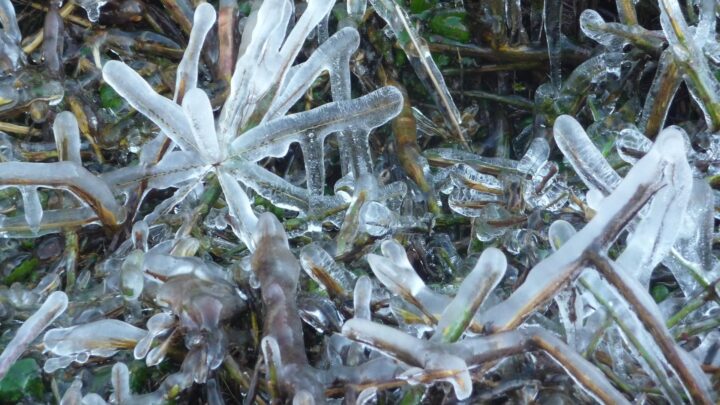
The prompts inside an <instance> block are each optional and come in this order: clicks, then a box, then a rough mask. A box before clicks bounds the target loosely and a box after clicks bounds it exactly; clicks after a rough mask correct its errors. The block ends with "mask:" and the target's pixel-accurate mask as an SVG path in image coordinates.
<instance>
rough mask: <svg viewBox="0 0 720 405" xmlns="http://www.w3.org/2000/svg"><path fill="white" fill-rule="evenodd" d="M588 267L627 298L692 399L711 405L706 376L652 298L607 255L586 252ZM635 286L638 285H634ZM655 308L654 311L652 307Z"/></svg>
mask: <svg viewBox="0 0 720 405" xmlns="http://www.w3.org/2000/svg"><path fill="white" fill-rule="evenodd" d="M585 256H586V257H587V260H588V264H589V265H592V266H594V267H595V268H596V269H597V270H598V271H599V272H600V273H601V274H602V275H603V276H604V277H605V278H606V279H607V280H608V281H609V282H610V284H612V285H613V286H614V287H615V288H617V290H618V292H619V293H620V294H621V295H622V296H623V298H625V299H626V300H627V302H628V304H630V306H631V307H632V308H633V311H634V312H635V314H636V315H637V316H638V318H639V319H640V321H641V322H642V323H643V325H645V328H647V330H648V331H649V332H650V334H651V335H652V336H653V338H654V339H655V342H656V343H657V344H658V345H659V346H660V348H661V349H662V351H663V354H664V355H665V358H666V359H667V361H668V363H670V365H671V366H672V367H673V368H674V369H675V371H676V372H677V373H678V376H679V377H680V379H681V380H682V382H683V384H685V387H686V388H687V390H688V393H689V394H690V396H691V397H692V398H693V399H695V400H696V401H698V402H699V403H702V404H712V403H713V401H712V399H711V397H710V393H709V386H710V383H709V381H708V380H707V376H705V374H704V373H703V371H702V370H701V369H700V368H699V367H698V366H697V365H696V364H694V363H692V362H691V361H690V359H689V357H688V355H687V354H686V353H682V352H681V351H682V349H681V348H679V347H678V346H677V344H675V340H674V339H673V337H672V335H670V332H669V331H668V330H667V328H666V327H665V324H664V322H663V320H662V318H661V317H660V316H659V312H658V309H657V307H656V306H655V304H654V301H653V300H652V297H650V295H649V294H648V293H647V292H646V291H645V290H644V289H643V288H641V287H640V286H639V285H637V282H634V281H633V280H630V279H629V278H628V277H626V276H624V274H625V273H623V272H625V270H624V269H618V268H617V266H616V264H615V263H613V262H612V261H611V260H610V259H608V258H607V256H605V255H602V254H599V253H597V252H594V251H588V252H586V254H585ZM633 284H635V285H633ZM651 305H652V306H655V308H652V307H651Z"/></svg>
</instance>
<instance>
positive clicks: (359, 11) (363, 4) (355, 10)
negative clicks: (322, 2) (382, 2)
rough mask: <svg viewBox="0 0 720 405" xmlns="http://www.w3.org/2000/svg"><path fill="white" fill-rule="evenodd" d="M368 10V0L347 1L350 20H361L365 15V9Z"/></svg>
mask: <svg viewBox="0 0 720 405" xmlns="http://www.w3.org/2000/svg"><path fill="white" fill-rule="evenodd" d="M366 8H367V0H348V1H347V13H348V15H349V16H350V18H354V19H355V20H360V19H361V18H362V16H363V15H365V9H366Z"/></svg>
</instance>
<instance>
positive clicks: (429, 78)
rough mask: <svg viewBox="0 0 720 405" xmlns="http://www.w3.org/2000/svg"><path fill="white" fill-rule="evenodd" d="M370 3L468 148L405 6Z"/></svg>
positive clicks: (458, 118) (448, 97)
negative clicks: (404, 8) (388, 27)
mask: <svg viewBox="0 0 720 405" xmlns="http://www.w3.org/2000/svg"><path fill="white" fill-rule="evenodd" d="M370 3H371V4H372V6H373V8H374V9H375V12H376V13H377V14H378V15H379V16H380V17H382V19H383V20H385V22H387V24H388V25H389V26H390V28H391V29H392V31H393V33H394V34H395V38H396V39H397V40H398V44H399V45H400V47H401V48H402V49H403V51H405V54H406V55H407V57H408V59H409V60H410V63H411V65H412V66H413V69H414V70H415V73H416V74H417V76H418V77H419V78H420V80H421V81H422V82H423V84H424V85H425V87H427V88H428V92H429V93H430V94H432V95H433V98H435V103H436V104H437V105H438V107H440V110H441V111H442V112H443V118H445V120H446V122H447V123H448V124H449V126H450V127H451V128H452V131H453V134H454V136H455V137H456V138H457V139H458V141H460V142H461V143H462V144H463V146H464V147H465V148H466V149H468V150H469V149H470V147H469V146H468V143H467V140H466V139H465V137H466V135H465V130H464V129H463V128H462V127H461V126H460V123H461V122H462V117H461V115H460V110H458V108H457V106H456V105H455V102H454V101H453V99H452V96H451V95H450V90H449V89H448V88H447V85H446V84H445V79H444V78H443V75H442V73H440V69H438V67H437V65H436V64H435V61H434V60H433V58H432V55H431V54H430V50H429V49H428V47H427V44H426V43H425V41H424V40H423V39H422V37H421V36H419V35H418V33H417V32H416V31H415V28H414V27H413V25H412V23H411V22H410V18H409V17H408V15H407V13H406V12H405V10H403V8H402V7H400V5H399V4H397V3H396V2H394V1H392V0H370Z"/></svg>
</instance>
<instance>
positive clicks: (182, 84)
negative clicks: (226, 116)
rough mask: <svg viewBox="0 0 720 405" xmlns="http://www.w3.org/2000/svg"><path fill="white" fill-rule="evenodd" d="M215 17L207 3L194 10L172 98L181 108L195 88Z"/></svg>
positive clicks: (212, 9)
mask: <svg viewBox="0 0 720 405" xmlns="http://www.w3.org/2000/svg"><path fill="white" fill-rule="evenodd" d="M215 17H216V15H215V8H213V6H212V5H210V4H209V3H201V4H200V5H198V6H197V8H196V9H195V14H194V15H193V26H192V30H191V31H190V39H189V40H188V44H187V48H185V52H184V53H183V58H182V60H181V61H180V63H179V64H178V67H177V77H176V79H175V96H174V97H173V101H176V102H179V101H180V100H182V101H183V102H182V104H183V107H184V106H185V102H184V101H185V100H184V98H183V95H184V94H185V95H186V94H187V93H188V92H189V91H190V90H193V89H195V88H196V87H197V77H198V64H199V61H200V51H201V50H202V46H203V43H204V42H205V37H206V36H207V34H208V32H209V31H210V28H212V26H213V24H215ZM213 122H214V121H213ZM213 128H214V124H213ZM213 138H214V136H213Z"/></svg>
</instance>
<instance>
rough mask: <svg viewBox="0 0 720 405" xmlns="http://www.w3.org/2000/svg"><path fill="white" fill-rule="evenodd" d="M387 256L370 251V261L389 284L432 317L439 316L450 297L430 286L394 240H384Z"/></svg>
mask: <svg viewBox="0 0 720 405" xmlns="http://www.w3.org/2000/svg"><path fill="white" fill-rule="evenodd" d="M382 253H383V256H378V255H374V254H369V255H367V261H368V264H370V268H371V269H372V271H373V274H375V277H377V278H378V280H380V282H381V283H383V285H385V287H387V288H388V289H389V290H390V291H392V292H393V293H395V294H398V295H399V296H401V297H403V298H404V299H405V300H406V301H408V302H410V303H412V304H413V305H415V306H416V307H417V308H418V309H420V310H421V311H423V313H425V315H427V316H428V317H430V319H438V317H439V316H440V314H441V313H442V312H443V310H444V309H445V306H446V305H447V304H448V303H449V302H450V299H449V298H447V297H445V296H443V295H441V294H438V293H436V292H434V291H432V290H431V289H429V288H428V287H427V286H426V285H425V283H424V282H423V281H422V279H421V278H420V276H418V275H417V273H416V272H415V270H414V269H413V267H412V265H411V264H410V261H409V260H408V258H407V255H406V254H405V249H403V247H402V246H401V245H400V244H399V243H397V242H395V241H394V240H386V241H385V242H383V243H382Z"/></svg>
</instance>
